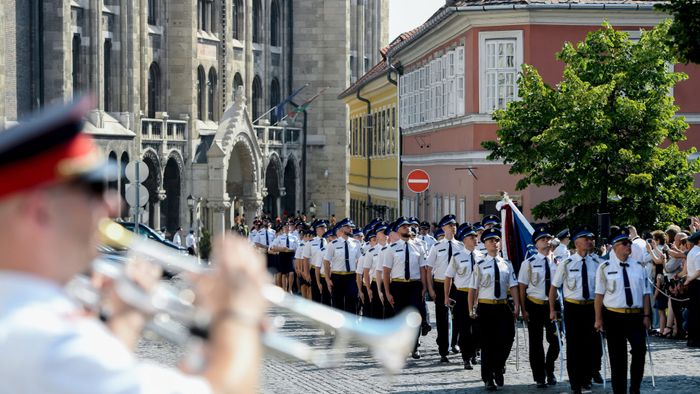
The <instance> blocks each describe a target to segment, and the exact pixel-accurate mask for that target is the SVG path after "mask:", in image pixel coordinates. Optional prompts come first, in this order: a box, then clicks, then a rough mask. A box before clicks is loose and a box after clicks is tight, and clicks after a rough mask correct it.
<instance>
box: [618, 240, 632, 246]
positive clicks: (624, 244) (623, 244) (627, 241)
mask: <svg viewBox="0 0 700 394" xmlns="http://www.w3.org/2000/svg"><path fill="white" fill-rule="evenodd" d="M618 243H619V244H620V245H622V246H630V245H632V241H630V240H629V239H625V240H622V241H620V242H618Z"/></svg>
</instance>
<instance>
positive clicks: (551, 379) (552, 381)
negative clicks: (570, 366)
mask: <svg viewBox="0 0 700 394" xmlns="http://www.w3.org/2000/svg"><path fill="white" fill-rule="evenodd" d="M547 384H548V385H550V386H554V385H555V384H557V378H555V377H554V375H552V376H548V377H547Z"/></svg>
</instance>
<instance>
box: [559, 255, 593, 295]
mask: <svg viewBox="0 0 700 394" xmlns="http://www.w3.org/2000/svg"><path fill="white" fill-rule="evenodd" d="M584 264H585V267H586V273H587V277H588V298H587V299H584V298H583V274H582V271H583V267H584ZM599 264H600V261H599V260H598V258H597V257H596V256H592V255H590V254H589V255H586V257H585V258H584V257H581V255H580V254H578V253H574V254H572V255H571V257H569V258H567V259H565V260H564V261H562V262H561V263H559V265H558V266H557V272H556V273H555V274H554V279H552V286H554V287H556V288H561V287H562V286H563V289H564V290H563V291H564V298H568V299H571V300H575V301H590V300H592V299H593V298H594V297H595V276H596V272H597V271H598V266H599Z"/></svg>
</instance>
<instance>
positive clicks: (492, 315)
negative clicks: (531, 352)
mask: <svg viewBox="0 0 700 394" xmlns="http://www.w3.org/2000/svg"><path fill="white" fill-rule="evenodd" d="M476 314H477V315H478V316H479V317H478V318H477V320H478V321H479V344H480V346H481V379H482V380H483V381H484V382H488V381H491V380H493V379H494V377H495V376H496V375H497V374H501V373H503V369H504V368H505V365H506V360H507V359H508V355H510V349H511V348H512V347H513V340H514V339H515V325H514V324H515V323H514V321H513V313H512V312H511V310H510V308H508V305H506V304H499V305H491V304H479V306H477V308H476Z"/></svg>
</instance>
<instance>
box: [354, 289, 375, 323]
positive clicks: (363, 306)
mask: <svg viewBox="0 0 700 394" xmlns="http://www.w3.org/2000/svg"><path fill="white" fill-rule="evenodd" d="M360 291H361V292H362V295H363V297H364V299H365V300H364V302H363V301H362V300H358V301H357V314H358V315H359V314H360V313H362V316H365V317H370V315H371V314H372V312H371V309H372V304H371V302H370V300H369V292H368V291H367V287H366V286H365V285H364V283H363V284H362V289H361V290H360Z"/></svg>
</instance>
